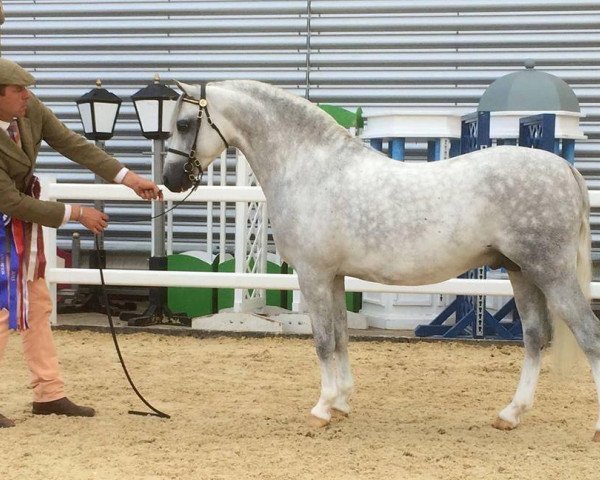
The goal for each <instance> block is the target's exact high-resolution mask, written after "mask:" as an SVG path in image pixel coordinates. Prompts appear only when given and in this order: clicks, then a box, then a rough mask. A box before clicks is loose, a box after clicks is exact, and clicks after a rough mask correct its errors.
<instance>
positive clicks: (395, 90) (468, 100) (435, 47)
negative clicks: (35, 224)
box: [0, 0, 600, 251]
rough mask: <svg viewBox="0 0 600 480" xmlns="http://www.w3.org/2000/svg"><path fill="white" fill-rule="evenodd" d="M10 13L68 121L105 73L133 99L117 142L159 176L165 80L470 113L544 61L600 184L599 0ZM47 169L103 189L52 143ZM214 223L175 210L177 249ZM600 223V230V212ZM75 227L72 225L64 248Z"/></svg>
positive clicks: (118, 7)
mask: <svg viewBox="0 0 600 480" xmlns="http://www.w3.org/2000/svg"><path fill="white" fill-rule="evenodd" d="M4 6H5V13H6V23H5V24H4V26H2V27H0V51H1V53H2V55H5V56H7V57H9V58H11V59H13V60H16V61H18V62H20V63H21V64H22V65H24V66H26V67H27V68H29V69H30V70H32V72H33V73H34V74H35V76H36V78H37V79H38V85H37V87H36V89H35V92H36V93H37V94H38V95H39V96H40V97H41V98H42V99H43V100H44V101H45V102H46V103H47V104H48V105H49V106H50V107H51V108H53V110H54V111H55V112H56V113H57V114H58V115H59V117H60V118H61V119H63V120H64V121H65V122H66V123H67V124H68V125H69V126H70V127H72V128H74V129H80V125H79V119H78V114H77V110H76V108H75V104H74V100H75V99H76V98H77V97H79V96H80V95H82V94H83V93H85V92H86V91H88V90H89V89H91V88H92V87H93V86H94V82H95V80H96V78H101V79H102V80H103V84H104V86H105V87H106V88H108V89H109V90H111V91H113V92H114V93H116V94H117V95H119V96H120V97H122V98H123V99H124V100H125V102H124V104H123V106H122V109H121V114H120V117H119V121H118V124H117V134H116V136H115V137H114V139H112V140H110V141H108V142H107V148H108V150H109V151H111V152H112V153H114V154H115V155H116V156H117V157H118V158H120V159H121V160H122V161H123V162H124V163H125V164H126V165H128V166H130V167H131V168H134V169H135V170H136V171H139V172H140V173H143V174H149V171H150V164H151V157H150V143H149V142H148V141H146V140H144V139H143V138H142V137H141V136H140V134H139V127H138V126H137V122H136V120H135V115H134V111H133V107H132V105H131V103H130V101H129V97H130V95H131V94H132V93H134V92H135V91H137V90H139V89H140V88H142V87H144V86H145V85H146V84H147V83H149V82H150V80H151V79H152V76H153V74H154V73H155V72H158V73H160V75H161V77H162V78H163V79H165V80H169V81H170V80H171V79H173V78H177V79H179V80H181V81H184V82H190V83H193V82H206V81H211V80H220V79H231V78H253V79H256V80H262V81H266V82H269V83H273V84H276V85H280V86H283V87H285V88H287V89H289V90H290V91H292V92H295V93H297V94H298V95H303V96H305V95H308V96H309V97H310V99H311V100H313V101H315V102H323V103H336V104H339V105H343V106H348V107H356V106H367V105H384V106H391V105H401V106H421V107H422V108H430V107H431V108H434V107H437V106H444V107H445V108H448V109H450V110H452V111H454V112H456V113H466V112H469V111H473V110H474V109H475V107H476V105H477V102H478V100H479V98H480V96H481V94H482V93H483V92H484V90H485V88H486V87H487V86H488V85H489V84H490V83H491V82H492V81H494V80H495V79H496V78H498V77H500V76H502V75H506V74H508V73H510V72H513V71H515V70H519V69H521V68H523V62H524V60H525V59H527V58H533V59H534V60H535V61H536V68H538V69H542V70H545V71H547V72H549V73H552V74H554V75H557V76H559V77H561V78H563V79H564V80H565V81H567V83H569V84H570V85H571V86H572V88H573V89H574V91H575V93H576V94H577V96H578V98H579V101H580V104H581V108H582V112H583V113H584V114H585V115H586V117H585V118H584V119H583V120H582V126H583V130H584V133H586V135H588V137H589V140H588V141H586V142H578V144H577V146H576V165H577V167H578V168H579V169H580V170H581V171H582V172H583V173H584V174H585V175H586V177H587V179H588V182H589V184H590V186H592V187H598V188H600V84H599V80H598V79H599V78H600V3H599V2H597V1H596V0H594V1H585V0H570V1H558V0H545V1H533V0H518V1H514V0H506V1H503V2H498V1H497V0H462V1H451V0H421V1H419V2H414V1H408V0H407V1H402V0H387V1H386V0H370V1H364V0H343V1H339V0H331V1H319V0H313V1H307V0H305V1H292V0H290V1H260V0H255V1H226V0H223V1H193V2H192V1H177V0H174V1H166V0H154V1H121V2H115V1H103V0H88V1H87V2H85V3H81V2H80V0H47V1H46V0H4ZM308 32H310V35H309V34H308ZM307 82H308V83H307ZM418 153H419V152H418V151H417V154H418ZM40 169H41V170H42V171H48V172H52V173H56V174H58V175H59V177H60V179H61V180H62V181H86V182H92V175H91V174H89V173H87V172H85V171H84V170H82V169H79V168H74V167H73V165H72V164H71V162H68V161H66V160H65V159H62V158H61V157H60V156H59V155H57V154H55V153H54V152H51V151H50V150H48V149H44V151H43V154H42V156H41V158H40ZM215 170H216V171H218V169H215ZM107 208H108V211H109V213H110V214H111V215H112V216H113V218H115V219H118V220H128V219H129V220H132V219H141V218H143V217H144V215H148V214H149V212H150V209H149V208H148V207H147V206H144V205H141V204H138V205H119V204H114V205H113V204H111V205H109V206H108V207H107ZM199 210H200V212H199ZM198 213H200V215H198ZM205 215H206V209H205V207H204V206H202V207H201V208H198V206H191V207H182V208H181V209H179V210H178V211H177V212H176V214H175V218H176V225H177V228H176V233H175V244H176V248H177V249H178V250H186V249H191V248H197V247H198V246H199V245H201V244H202V243H203V242H204V240H203V237H202V235H205ZM228 215H230V216H231V208H230V209H229V213H228ZM198 219H199V221H197V220H198ZM214 220H215V222H218V216H217V214H215V218H214ZM592 221H593V223H594V225H596V224H600V218H597V216H596V215H595V214H594V215H593V218H592ZM74 228H75V225H69V226H68V227H67V228H63V229H61V232H62V233H61V234H60V244H61V246H63V247H66V246H68V243H69V235H70V233H71V231H72V230H73V229H74ZM198 235H200V238H198ZM594 237H595V238H596V237H598V239H599V240H600V235H596V234H595V235H594ZM84 238H87V240H84V245H87V246H89V245H91V243H90V241H89V239H90V237H84ZM149 238H150V235H149V223H141V224H136V225H135V227H131V226H119V225H113V226H111V228H110V230H109V231H108V232H107V248H108V249H109V250H110V249H116V248H119V249H123V248H124V247H125V248H127V249H132V250H136V249H143V250H145V251H148V250H149V243H150V242H149ZM86 241H87V244H86Z"/></svg>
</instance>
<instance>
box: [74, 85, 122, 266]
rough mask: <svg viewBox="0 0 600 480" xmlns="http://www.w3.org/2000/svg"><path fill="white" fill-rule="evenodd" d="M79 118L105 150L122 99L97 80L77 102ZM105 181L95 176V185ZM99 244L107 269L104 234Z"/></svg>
mask: <svg viewBox="0 0 600 480" xmlns="http://www.w3.org/2000/svg"><path fill="white" fill-rule="evenodd" d="M76 103H77V109H78V110H79V117H80V119H81V123H82V124H83V132H84V133H83V134H84V135H85V138H87V139H88V140H94V143H95V144H96V146H97V147H98V148H101V149H102V150H105V148H104V142H105V141H106V140H109V139H110V138H112V136H113V135H114V132H115V125H116V123H117V116H118V114H119V109H120V108H121V99H120V98H119V97H117V96H116V95H115V94H114V93H111V92H109V91H108V90H106V89H105V88H102V82H101V81H100V80H96V88H94V89H92V90H90V91H89V92H88V93H86V94H85V95H82V96H81V97H79V98H78V99H77V101H76ZM102 182H103V180H102V178H100V177H99V176H98V175H96V176H95V183H102ZM94 207H96V208H97V209H98V210H101V211H103V210H104V202H102V200H96V201H95V202H94ZM98 243H99V245H100V249H101V253H102V257H101V258H102V261H101V264H102V268H104V267H105V258H104V232H102V233H101V234H99V236H98Z"/></svg>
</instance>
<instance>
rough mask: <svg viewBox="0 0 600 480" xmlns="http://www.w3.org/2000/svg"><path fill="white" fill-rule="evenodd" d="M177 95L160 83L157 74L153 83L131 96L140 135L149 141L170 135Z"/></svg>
mask: <svg viewBox="0 0 600 480" xmlns="http://www.w3.org/2000/svg"><path fill="white" fill-rule="evenodd" d="M178 98H179V94H178V93H177V92H176V91H175V90H173V89H172V88H169V87H167V86H166V85H163V84H161V83H160V77H159V76H158V74H156V75H154V81H153V82H152V83H151V84H150V85H148V86H147V87H144V88H142V89H141V90H139V91H138V92H136V93H134V94H133V95H132V96H131V100H132V101H133V105H134V106H135V114H136V115H137V119H138V122H139V124H140V127H141V129H142V135H144V137H146V138H148V139H150V140H166V139H167V138H169V136H170V135H171V116H172V115H173V111H174V110H175V105H176V103H177V99H178Z"/></svg>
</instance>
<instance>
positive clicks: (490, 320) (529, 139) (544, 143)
mask: <svg viewBox="0 0 600 480" xmlns="http://www.w3.org/2000/svg"><path fill="white" fill-rule="evenodd" d="M493 113H494V114H498V115H499V116H498V117H496V118H494V116H493V115H492V116H490V113H489V112H476V113H474V114H471V115H468V116H466V117H463V122H462V138H461V153H467V152H470V151H474V150H478V149H480V148H488V147H490V146H491V145H492V143H493V141H494V140H495V143H496V145H516V144H518V145H521V146H526V147H531V148H540V149H543V150H547V151H549V152H553V153H556V154H557V155H561V156H562V157H563V158H565V159H566V160H568V161H569V162H571V163H574V159H575V140H576V139H582V138H586V137H585V135H583V134H582V133H581V131H580V130H579V122H578V119H579V115H578V114H573V113H571V112H558V113H538V114H535V115H529V116H525V117H521V118H518V117H516V115H515V114H516V113H518V112H493ZM559 126H560V127H561V128H562V130H561V129H560V128H559ZM492 132H494V133H492ZM501 136H505V137H506V138H501ZM465 276H468V277H469V278H485V277H486V270H485V269H483V268H479V269H476V270H472V271H471V272H468V273H467V274H465ZM510 313H512V321H510V322H505V321H502V320H504V319H505V318H506V317H507V316H508V314H510ZM452 315H455V318H456V322H455V323H454V324H453V325H444V323H445V322H446V321H447V320H448V319H449V318H450V317H451V316H452ZM415 335H416V336H441V337H443V338H459V337H465V336H472V338H496V339H504V340H519V339H521V338H522V329H521V325H520V319H519V316H518V312H517V309H516V305H515V302H514V299H510V300H509V301H508V302H507V303H506V304H505V305H503V306H502V307H501V308H500V309H499V310H498V311H497V312H496V313H495V314H491V313H490V312H488V311H487V309H486V304H485V297H481V296H477V297H464V296H457V298H456V300H455V301H454V302H452V303H451V304H450V305H449V306H448V308H447V309H446V310H444V311H443V312H442V313H441V314H440V315H438V316H437V317H436V318H435V319H434V320H433V322H431V323H430V324H429V325H421V326H419V327H417V328H416V329H415Z"/></svg>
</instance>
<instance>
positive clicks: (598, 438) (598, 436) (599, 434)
mask: <svg viewBox="0 0 600 480" xmlns="http://www.w3.org/2000/svg"><path fill="white" fill-rule="evenodd" d="M592 441H594V442H600V431H599V430H596V433H594V438H593V439H592Z"/></svg>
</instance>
